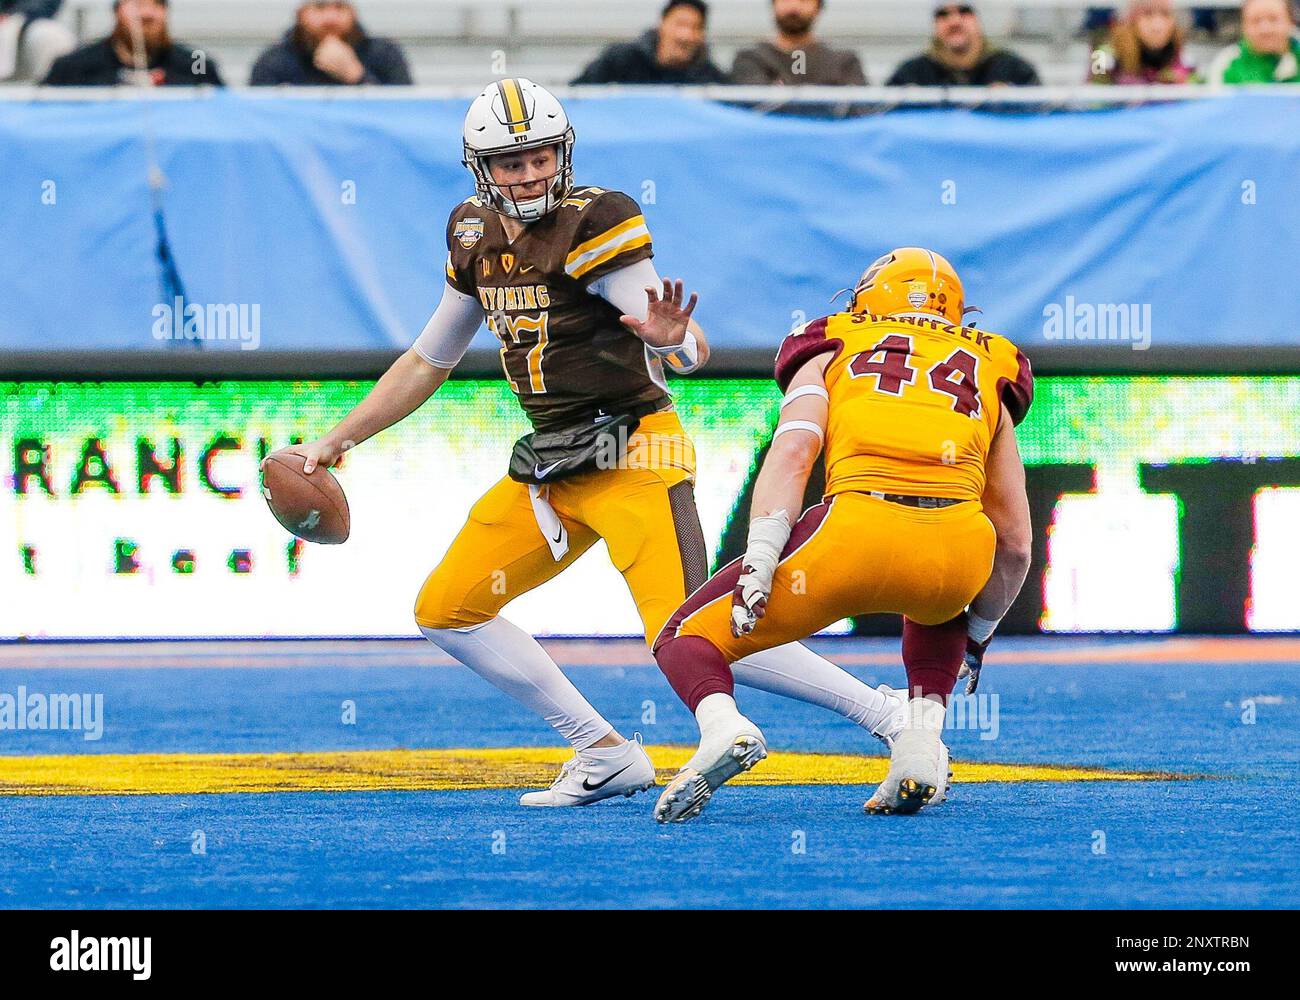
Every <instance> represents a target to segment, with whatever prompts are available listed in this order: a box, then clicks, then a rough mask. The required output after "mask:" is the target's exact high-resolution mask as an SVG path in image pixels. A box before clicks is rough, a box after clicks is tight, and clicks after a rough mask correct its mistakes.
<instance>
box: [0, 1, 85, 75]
mask: <svg viewBox="0 0 1300 1000" xmlns="http://www.w3.org/2000/svg"><path fill="white" fill-rule="evenodd" d="M62 2H63V0H0V81H6V80H13V81H22V80H43V79H45V74H46V73H48V72H49V71H50V65H51V64H52V63H53V62H54V60H55V59H57V58H59V56H63V55H67V54H68V53H69V52H71V51H72V50H73V49H75V48H76V47H77V40H76V39H75V38H74V37H73V35H72V32H70V31H69V30H68V29H67V28H65V27H64V26H63V25H61V24H59V22H58V21H55V20H53V17H54V15H55V14H57V13H58V12H59V5H60V4H61V3H62Z"/></svg>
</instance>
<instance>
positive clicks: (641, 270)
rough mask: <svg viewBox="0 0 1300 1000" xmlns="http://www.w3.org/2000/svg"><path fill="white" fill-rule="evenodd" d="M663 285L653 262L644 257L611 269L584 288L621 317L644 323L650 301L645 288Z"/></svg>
mask: <svg viewBox="0 0 1300 1000" xmlns="http://www.w3.org/2000/svg"><path fill="white" fill-rule="evenodd" d="M663 284H664V281H663V278H661V277H659V272H658V271H657V270H656V269H655V265H654V261H652V260H649V259H647V260H639V261H637V262H636V263H635V264H629V265H628V266H627V267H620V268H619V269H618V270H617V271H610V272H609V274H607V275H605V276H604V277H603V278H597V279H596V280H595V281H593V282H592V283H591V284H590V285H588V286H587V287H588V290H589V291H590V292H591V293H592V294H593V295H599V296H600V297H601V298H602V299H604V300H605V301H606V302H608V303H609V304H610V305H612V306H613V307H614V308H615V309H617V310H619V312H621V313H622V314H623V315H624V316H631V317H632V318H633V319H639V320H641V321H643V322H644V321H645V318H646V317H647V316H649V315H650V300H649V299H648V298H646V294H645V290H646V289H647V288H662V287H663Z"/></svg>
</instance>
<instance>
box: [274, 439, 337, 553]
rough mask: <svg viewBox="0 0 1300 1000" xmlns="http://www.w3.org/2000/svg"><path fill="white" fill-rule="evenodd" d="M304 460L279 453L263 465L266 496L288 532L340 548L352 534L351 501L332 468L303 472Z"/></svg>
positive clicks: (318, 467)
mask: <svg viewBox="0 0 1300 1000" xmlns="http://www.w3.org/2000/svg"><path fill="white" fill-rule="evenodd" d="M303 463H304V460H303V457H302V456H301V455H295V454H293V453H292V452H288V451H277V452H274V453H272V454H270V455H268V456H267V457H266V461H265V462H263V463H262V494H263V495H264V496H265V497H266V503H267V506H269V507H270V508H271V513H272V514H274V515H275V519H276V520H277V521H279V522H280V524H281V525H282V526H283V527H284V529H285V530H286V531H290V532H292V533H293V534H295V535H297V536H298V537H299V538H301V539H303V540H304V541H308V542H317V543H318V544H320V545H340V544H342V543H343V542H346V541H347V540H348V535H349V534H350V533H351V531H352V518H351V515H350V514H349V513H348V498H347V497H346V496H344V495H343V487H342V486H340V485H339V481H338V480H337V479H335V478H334V475H333V473H331V472H330V471H329V470H328V469H326V468H324V467H322V466H317V467H316V468H315V469H314V470H312V473H311V475H310V476H309V475H306V474H305V473H304V472H303V471H302V470H303Z"/></svg>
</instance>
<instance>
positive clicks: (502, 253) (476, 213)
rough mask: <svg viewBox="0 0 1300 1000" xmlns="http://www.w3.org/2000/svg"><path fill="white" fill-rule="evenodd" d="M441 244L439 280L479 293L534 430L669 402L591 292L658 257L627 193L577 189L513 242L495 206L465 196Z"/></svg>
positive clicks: (615, 318) (655, 372)
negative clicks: (443, 269)
mask: <svg viewBox="0 0 1300 1000" xmlns="http://www.w3.org/2000/svg"><path fill="white" fill-rule="evenodd" d="M447 249H448V256H447V281H448V282H449V283H450V284H451V286H452V287H453V288H455V289H456V290H457V291H458V292H461V293H463V294H465V295H472V296H476V297H477V298H478V299H479V301H480V302H481V303H482V305H483V310H484V312H486V313H487V323H488V329H490V330H491V331H492V332H493V333H494V334H496V337H497V339H498V340H500V341H501V364H502V367H503V368H504V369H505V373H506V378H507V379H508V380H509V382H510V387H511V388H512V389H513V390H514V392H515V395H517V396H518V397H519V403H520V405H521V406H523V408H524V411H525V412H526V413H527V414H528V418H529V420H531V421H532V424H533V427H534V429H536V430H543V431H544V430H555V429H557V428H560V427H563V426H565V425H566V424H573V423H576V422H578V421H580V420H583V419H585V418H587V417H592V418H594V417H595V416H597V415H598V414H599V413H601V412H602V411H603V412H607V413H617V412H620V411H627V410H629V409H631V408H632V407H641V406H644V405H647V404H651V405H653V404H664V405H666V404H667V402H668V398H669V397H668V393H667V391H666V389H665V386H664V382H663V369H662V366H661V363H660V361H659V359H658V358H657V357H654V356H653V355H651V354H649V353H648V352H647V350H646V347H645V344H644V343H643V342H642V341H641V340H640V339H639V338H638V337H637V336H636V335H635V334H633V333H632V332H631V331H630V330H628V329H627V327H625V326H624V325H623V324H622V323H621V322H619V310H618V309H616V308H615V307H614V306H612V305H610V304H609V303H608V302H606V301H605V300H604V299H603V298H600V297H599V296H598V295H594V294H592V293H591V292H590V291H589V290H588V289H589V287H590V286H591V284H592V283H593V282H594V281H596V280H597V279H598V278H601V277H603V276H604V275H606V274H609V273H610V272H611V271H616V270H618V269H619V268H623V267H627V266H628V265H629V264H635V263H636V262H637V261H641V260H646V259H648V258H650V257H652V256H654V250H653V248H652V246H651V241H650V231H649V229H648V228H647V227H646V221H645V216H643V215H642V214H641V210H640V208H638V206H637V203H636V202H635V201H633V200H632V199H631V198H629V197H628V196H627V195H625V194H621V193H619V192H617V191H604V190H602V189H600V188H593V187H584V188H577V189H575V190H574V191H573V193H572V194H571V195H570V196H569V197H568V198H566V199H565V200H564V203H563V204H562V205H561V206H560V207H559V208H558V209H556V210H555V211H554V212H552V213H550V214H549V215H547V216H546V217H545V218H543V219H539V220H538V221H537V222H534V223H532V224H531V225H529V226H527V227H525V229H524V231H523V233H522V234H520V236H519V238H518V239H517V240H515V242H514V243H511V242H509V240H508V239H507V238H506V233H505V228H504V227H503V225H502V222H501V218H500V217H499V216H498V215H497V213H496V212H493V211H492V210H490V209H488V208H487V207H486V206H484V204H483V203H482V202H481V201H480V200H479V199H478V198H470V199H468V200H467V201H465V202H464V203H462V204H460V205H458V206H457V207H456V210H455V211H453V212H452V213H451V220H450V221H449V222H448V224H447Z"/></svg>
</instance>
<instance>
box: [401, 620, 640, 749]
mask: <svg viewBox="0 0 1300 1000" xmlns="http://www.w3.org/2000/svg"><path fill="white" fill-rule="evenodd" d="M420 631H421V632H423V633H424V637H425V638H426V639H428V640H429V641H430V642H432V643H433V644H434V645H435V646H437V647H438V648H439V649H442V650H444V651H445V652H447V653H450V654H451V655H452V656H454V657H455V658H456V659H457V660H459V661H460V662H461V663H463V664H465V666H467V667H469V668H470V669H471V670H472V671H474V673H476V674H478V675H479V676H480V677H482V678H483V679H484V680H485V681H487V682H488V683H489V684H491V685H492V686H494V687H495V688H497V689H498V690H500V691H502V692H504V693H505V694H508V695H509V696H510V697H511V698H513V699H514V700H515V701H517V702H519V703H520V704H521V705H523V706H525V707H526V708H529V709H532V711H534V712H536V713H537V714H538V715H540V716H541V717H542V718H543V719H545V720H546V721H547V722H549V723H550V724H551V725H552V726H554V727H555V729H556V731H558V732H559V734H560V735H561V736H563V737H564V738H565V739H566V740H568V741H569V742H570V743H571V744H573V748H574V749H575V750H585V749H587V748H588V747H590V746H591V745H592V744H593V743H595V742H596V741H597V740H599V739H600V738H601V737H602V736H605V735H606V734H607V733H609V732H610V731H611V730H612V729H613V728H614V727H613V726H611V725H610V724H609V723H608V722H606V721H605V719H604V718H602V717H601V714H600V713H599V712H597V711H596V709H595V708H594V707H593V706H592V705H591V703H590V702H588V701H587V699H586V698H584V697H583V696H582V695H581V694H580V693H579V691H578V689H577V688H576V687H574V686H573V684H572V683H571V682H570V681H569V679H568V678H567V677H565V676H564V672H563V671H562V670H560V668H559V667H558V666H557V665H556V663H555V661H554V660H552V659H551V658H550V656H548V655H547V653H546V650H544V649H542V647H541V645H540V644H539V643H538V641H537V640H536V639H534V638H533V637H532V636H531V635H529V634H528V633H527V632H525V631H524V630H523V629H521V628H519V627H517V626H515V625H512V624H511V623H510V622H508V621H506V620H505V619H504V618H500V617H497V618H493V619H492V620H491V621H490V622H487V623H485V624H483V625H477V626H475V627H473V628H468V629H450V628H427V627H425V626H423V625H421V626H420Z"/></svg>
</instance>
